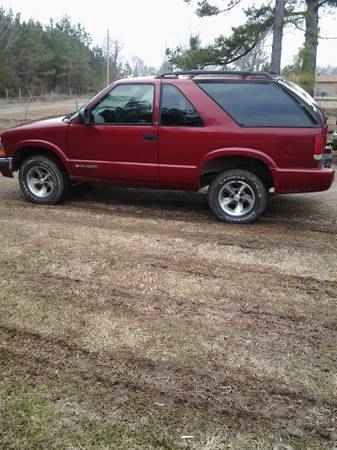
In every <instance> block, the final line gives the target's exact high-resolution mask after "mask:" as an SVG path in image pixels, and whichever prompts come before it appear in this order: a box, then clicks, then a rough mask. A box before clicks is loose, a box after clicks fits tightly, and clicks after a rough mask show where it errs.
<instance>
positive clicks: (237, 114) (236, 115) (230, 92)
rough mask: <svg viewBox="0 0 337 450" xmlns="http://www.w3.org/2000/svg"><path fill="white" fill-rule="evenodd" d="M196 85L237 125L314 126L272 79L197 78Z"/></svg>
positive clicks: (301, 108) (307, 115) (310, 119)
mask: <svg viewBox="0 0 337 450" xmlns="http://www.w3.org/2000/svg"><path fill="white" fill-rule="evenodd" d="M198 85H199V86H200V88H201V89H202V90H203V91H205V92H206V94H208V95H209V96H210V97H211V98H212V99H213V100H214V101H215V102H216V103H217V104H218V105H219V106H220V107H221V108H222V109H223V110H224V111H226V112H227V113H228V114H229V115H230V116H231V117H232V118H233V119H234V120H235V121H236V122H237V123H238V124H239V125H241V126H245V127H289V128H307V127H315V126H317V123H316V122H315V120H314V119H313V118H312V117H311V116H310V114H309V113H308V112H307V111H306V110H305V109H304V108H303V107H302V106H301V105H300V104H299V103H298V102H297V100H295V99H294V98H293V97H292V96H291V95H290V94H288V93H287V92H286V91H285V90H284V89H283V88H282V87H280V86H278V85H276V84H275V83H273V82H251V81H250V82H241V81H240V82H228V81H225V82H198Z"/></svg>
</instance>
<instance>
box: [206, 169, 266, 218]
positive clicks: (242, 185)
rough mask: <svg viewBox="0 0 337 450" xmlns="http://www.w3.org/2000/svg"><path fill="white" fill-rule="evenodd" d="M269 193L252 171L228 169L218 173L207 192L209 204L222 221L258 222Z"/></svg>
mask: <svg viewBox="0 0 337 450" xmlns="http://www.w3.org/2000/svg"><path fill="white" fill-rule="evenodd" d="M267 202H268V192H267V189H266V187H265V186H264V184H263V183H262V181H261V180H260V179H259V178H258V177H257V176H256V175H255V174H254V173H252V172H248V171H247V170H241V169H233V170H228V171H226V172H223V173H221V174H220V175H219V176H217V177H216V178H215V179H214V181H213V182H212V184H211V186H210V188H209V191H208V204H209V206H210V209H211V210H212V212H213V213H214V214H215V216H216V217H217V218H218V219H219V220H220V221H221V222H228V223H237V224H247V223H253V222H255V221H256V220H257V219H258V218H259V217H260V216H261V214H262V213H263V212H264V211H265V209H266V207H267Z"/></svg>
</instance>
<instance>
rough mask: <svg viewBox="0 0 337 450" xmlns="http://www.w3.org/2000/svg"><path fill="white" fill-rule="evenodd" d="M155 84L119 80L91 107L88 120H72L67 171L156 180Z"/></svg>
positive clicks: (97, 176)
mask: <svg viewBox="0 0 337 450" xmlns="http://www.w3.org/2000/svg"><path fill="white" fill-rule="evenodd" d="M154 99H155V85H154V84H151V83H123V84H118V85H116V86H115V87H114V88H112V90H111V91H110V92H108V93H107V94H106V95H105V96H104V98H102V99H101V100H100V101H99V102H98V103H97V104H96V105H94V106H93V107H92V108H91V110H90V114H91V122H92V123H91V124H90V125H89V126H88V125H85V124H83V123H80V121H78V123H73V124H72V125H71V127H70V130H69V138H68V147H69V155H70V158H71V164H72V169H73V170H72V171H73V174H74V175H75V176H78V177H85V178H87V177H90V178H91V177H92V178H99V179H109V180H113V181H116V182H118V181H122V182H124V181H126V182H128V183H138V182H139V183H142V182H145V183H149V184H156V183H157V182H158V139H157V133H158V126H157V124H155V122H154V104H155V103H154Z"/></svg>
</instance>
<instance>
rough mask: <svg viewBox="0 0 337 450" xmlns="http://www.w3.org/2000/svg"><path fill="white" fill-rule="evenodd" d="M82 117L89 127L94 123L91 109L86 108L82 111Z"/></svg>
mask: <svg viewBox="0 0 337 450" xmlns="http://www.w3.org/2000/svg"><path fill="white" fill-rule="evenodd" d="M80 117H81V120H82V122H83V123H84V125H86V126H87V127H89V126H90V125H91V124H92V114H91V111H90V109H88V108H85V109H83V110H82V111H80Z"/></svg>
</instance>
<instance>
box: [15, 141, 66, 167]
mask: <svg viewBox="0 0 337 450" xmlns="http://www.w3.org/2000/svg"><path fill="white" fill-rule="evenodd" d="M33 155H43V156H46V157H48V158H50V159H52V160H53V161H54V162H56V163H57V164H58V165H59V166H60V167H61V168H62V169H63V170H64V172H67V170H66V167H65V165H64V164H63V161H62V160H61V158H60V157H59V156H57V155H56V154H55V153H54V152H52V151H51V150H48V149H45V148H40V147H25V148H22V149H20V150H19V151H17V152H16V153H15V155H14V158H13V168H14V170H19V169H20V166H21V164H22V163H23V161H24V160H25V159H27V158H29V157H31V156H33Z"/></svg>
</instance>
